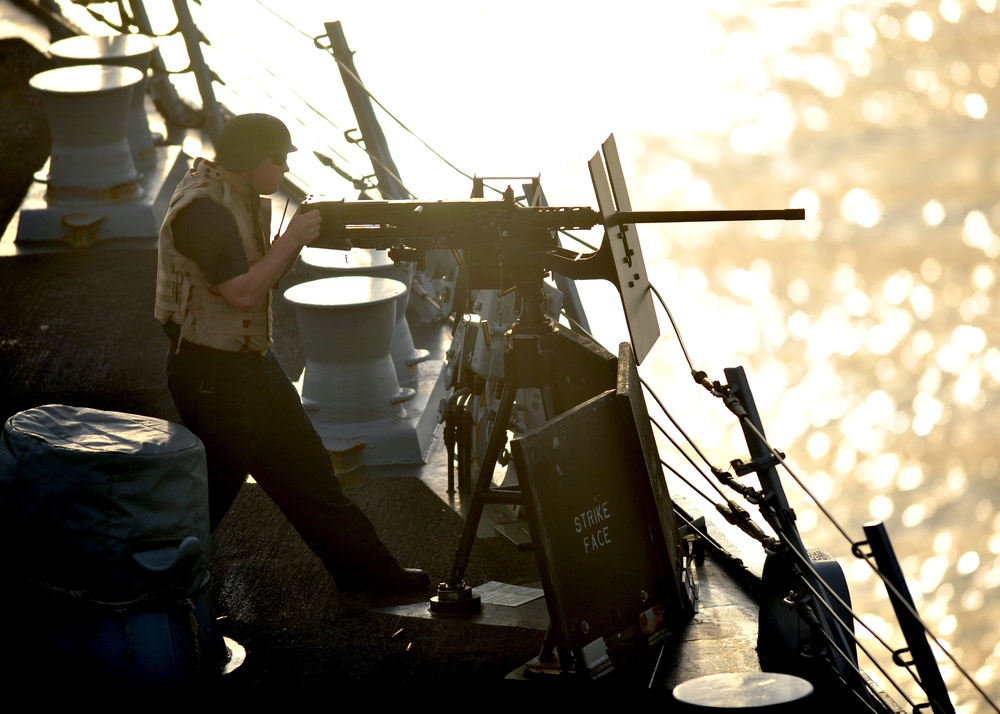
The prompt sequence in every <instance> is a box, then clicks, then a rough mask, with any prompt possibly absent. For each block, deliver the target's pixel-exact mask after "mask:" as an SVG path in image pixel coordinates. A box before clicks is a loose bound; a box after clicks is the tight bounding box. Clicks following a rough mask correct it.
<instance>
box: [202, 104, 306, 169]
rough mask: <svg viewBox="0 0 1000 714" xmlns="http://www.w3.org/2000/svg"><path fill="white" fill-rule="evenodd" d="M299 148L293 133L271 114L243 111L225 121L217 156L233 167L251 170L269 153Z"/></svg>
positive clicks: (279, 152)
mask: <svg viewBox="0 0 1000 714" xmlns="http://www.w3.org/2000/svg"><path fill="white" fill-rule="evenodd" d="M291 151H296V148H295V147H294V146H293V145H292V137H291V134H289V133H288V127H286V126H285V124H284V122H282V121H281V120H280V119H278V118H277V117H273V116H271V115H270V114H240V115H239V116H235V117H233V118H232V119H230V120H229V121H227V122H226V123H225V124H223V125H222V130H221V131H220V132H219V140H218V141H216V142H215V160H216V161H217V162H218V163H219V164H221V165H222V166H224V167H225V168H227V169H229V170H230V171H250V170H251V169H253V168H255V167H256V166H257V164H259V163H260V162H261V161H263V160H264V158H265V157H268V156H280V155H281V154H287V153H289V152H291Z"/></svg>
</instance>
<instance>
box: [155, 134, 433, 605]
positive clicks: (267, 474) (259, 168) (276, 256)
mask: <svg viewBox="0 0 1000 714" xmlns="http://www.w3.org/2000/svg"><path fill="white" fill-rule="evenodd" d="M216 149H217V151H216V159H215V161H209V160H207V159H204V158H199V159H197V160H196V161H195V162H194V166H193V167H192V169H191V170H190V171H189V172H188V174H187V175H186V176H185V177H184V179H183V180H181V182H180V183H179V184H178V186H177V189H176V190H175V191H174V194H173V197H172V198H171V201H170V206H169V208H168V210H167V214H166V216H165V217H164V219H163V225H162V227H161V229H160V238H159V258H158V265H157V276H156V308H155V312H156V317H157V319H158V320H159V321H160V322H161V323H162V324H163V327H164V331H165V332H166V333H167V336H168V337H169V339H170V353H169V355H168V362H167V384H168V387H169V389H170V393H171V395H172V396H173V400H174V404H175V405H176V407H177V411H178V413H179V414H180V416H181V418H182V419H183V421H184V424H185V426H187V427H188V428H189V429H191V431H193V432H194V433H195V434H196V435H197V436H198V437H199V438H200V439H201V440H202V442H203V443H204V445H205V452H206V456H207V461H208V479H209V515H210V519H211V526H212V529H213V530H214V529H215V527H216V526H218V524H219V523H220V522H221V521H222V518H223V516H225V515H226V512H227V511H228V510H229V508H230V506H231V505H232V503H233V501H234V500H235V498H236V495H237V493H238V492H239V490H240V488H241V487H242V485H243V483H244V482H245V481H246V478H247V475H248V474H250V475H252V476H253V477H254V479H255V480H256V481H257V483H258V484H260V486H261V487H262V488H263V489H264V491H265V492H266V493H267V494H268V496H270V498H271V499H273V500H274V502H275V503H276V504H277V505H278V507H279V508H280V509H281V510H282V512H283V513H284V514H285V516H286V517H287V518H288V520H289V522H291V524H292V525H293V526H294V527H295V529H296V530H297V531H298V533H299V534H300V535H301V536H302V538H303V539H304V540H305V542H306V543H307V544H308V545H309V547H310V548H311V549H312V550H313V552H315V553H316V555H318V556H319V557H320V559H321V560H322V561H323V564H324V566H325V567H326V569H327V570H328V571H329V572H330V573H331V574H332V575H333V576H334V577H335V578H336V580H337V584H338V587H341V588H345V589H362V588H363V589H385V590H424V589H426V588H428V587H429V585H430V579H429V578H428V576H427V574H426V573H424V572H423V571H421V570H416V569H410V568H403V567H402V566H400V565H399V563H397V561H396V560H395V558H393V556H392V555H391V554H390V553H389V551H388V550H387V549H386V547H385V545H384V544H383V543H382V542H381V541H380V540H379V538H378V535H377V534H376V532H375V529H374V527H373V526H372V524H371V522H370V521H369V520H368V518H367V517H366V516H365V515H364V514H363V513H362V512H361V510H360V509H359V508H358V507H357V506H356V505H355V504H354V503H352V502H351V501H350V500H349V499H348V498H347V497H346V496H345V495H344V493H343V492H342V490H341V487H340V482H339V481H338V479H337V476H336V474H335V473H334V470H333V466H332V463H331V460H330V456H329V454H328V453H327V451H326V449H325V448H324V446H323V443H322V441H321V440H320V437H319V435H318V434H317V433H316V430H315V429H314V428H313V426H312V422H311V421H310V420H309V417H308V415H307V414H306V412H305V410H304V409H303V408H302V403H301V400H300V399H299V395H298V392H296V390H295V387H294V386H293V385H292V383H291V380H290V379H289V378H288V376H287V374H286V373H285V371H284V369H283V368H282V366H281V364H280V363H279V362H278V360H277V358H276V357H275V354H274V352H273V351H272V349H271V345H272V332H271V331H272V320H271V289H272V288H273V287H274V286H275V285H276V284H277V282H278V281H279V280H280V279H281V277H282V276H283V275H284V274H285V273H286V272H287V271H288V270H289V269H290V268H291V266H292V264H293V263H294V262H295V260H296V258H297V257H298V255H299V253H300V252H301V250H302V248H303V247H304V246H306V245H309V244H310V243H311V242H312V241H314V240H316V238H317V237H318V236H319V225H320V215H319V212H318V211H308V212H304V213H303V212H300V213H297V214H296V215H295V216H293V217H292V219H291V220H290V221H289V223H288V226H287V228H286V229H285V231H284V233H282V234H281V235H280V236H277V237H276V238H275V239H274V241H273V242H272V241H270V240H269V236H270V201H269V200H263V201H262V200H261V198H260V195H261V194H271V193H274V192H275V191H277V190H278V187H279V184H280V183H281V179H282V177H283V175H284V174H285V172H286V171H288V164H287V163H286V161H287V156H288V153H289V152H292V151H295V150H296V149H295V147H294V146H293V145H292V143H291V137H290V135H289V132H288V129H287V127H286V126H285V125H284V123H282V122H281V120H279V119H277V118H275V117H272V116H269V115H267V114H244V115H241V116H237V117H234V118H233V119H230V120H229V121H228V122H226V123H225V125H223V127H222V131H221V133H220V134H219V139H218V142H217V144H216Z"/></svg>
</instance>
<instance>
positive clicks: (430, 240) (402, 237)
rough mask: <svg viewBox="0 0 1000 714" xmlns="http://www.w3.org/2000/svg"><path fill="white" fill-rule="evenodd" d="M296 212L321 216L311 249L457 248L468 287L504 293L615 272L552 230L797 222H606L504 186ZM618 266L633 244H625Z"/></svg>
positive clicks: (413, 255) (705, 217) (679, 218)
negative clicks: (481, 194) (530, 277)
mask: <svg viewBox="0 0 1000 714" xmlns="http://www.w3.org/2000/svg"><path fill="white" fill-rule="evenodd" d="M303 209H304V210H310V209H318V210H319V211H320V213H321V214H322V216H323V223H322V228H321V232H320V238H319V240H318V241H317V242H316V243H314V244H313V245H314V246H315V247H317V248H333V249H337V250H350V249H351V248H368V249H377V250H388V251H389V255H390V257H391V258H392V259H393V260H396V261H399V262H418V263H419V261H420V260H421V258H422V257H423V255H424V254H425V253H426V252H427V251H428V250H433V249H449V250H455V251H458V250H460V251H463V255H462V262H463V263H464V264H465V265H466V266H467V267H468V269H469V282H470V287H471V288H473V289H506V288H509V287H511V286H512V285H514V284H516V282H517V280H518V279H520V278H523V277H524V271H530V272H534V273H545V272H548V271H549V270H553V271H555V272H557V273H561V274H563V275H566V276H567V277H570V278H573V279H591V278H603V279H607V280H612V282H614V278H613V275H614V274H615V272H616V271H615V270H614V266H613V263H612V262H611V261H612V260H613V258H612V255H611V252H612V251H611V250H610V246H609V245H608V243H607V242H604V243H602V245H601V248H600V249H599V250H597V251H596V252H592V253H589V254H586V253H580V252H576V251H572V250H569V249H567V248H564V247H561V246H560V245H559V240H558V233H559V232H562V231H574V230H589V229H591V228H594V227H595V226H603V227H604V228H605V229H607V230H608V231H609V234H614V233H616V232H617V233H621V232H623V231H624V230H625V229H626V227H627V226H628V225H630V224H635V223H691V222H704V221H757V220H776V219H780V220H801V219H802V218H804V217H805V213H804V211H803V210H802V209H795V208H790V209H780V210H750V211H617V212H614V213H612V214H611V215H610V216H609V217H608V218H606V217H605V216H604V214H602V213H601V212H600V211H597V210H594V209H593V208H590V207H589V206H573V207H563V206H522V205H518V204H517V203H515V200H514V191H513V189H512V188H510V187H508V188H507V190H506V191H505V192H504V194H503V198H502V199H501V200H499V201H490V200H486V199H479V198H476V199H469V200H465V201H343V200H341V201H329V200H324V199H322V198H318V197H314V196H310V197H307V198H306V199H305V201H303ZM620 239H621V240H623V241H625V242H626V254H625V256H624V258H625V262H626V267H628V266H629V264H631V263H632V262H633V256H634V255H635V251H636V249H637V248H636V246H635V241H634V239H633V244H632V245H631V246H628V241H627V237H626V236H622V237H620Z"/></svg>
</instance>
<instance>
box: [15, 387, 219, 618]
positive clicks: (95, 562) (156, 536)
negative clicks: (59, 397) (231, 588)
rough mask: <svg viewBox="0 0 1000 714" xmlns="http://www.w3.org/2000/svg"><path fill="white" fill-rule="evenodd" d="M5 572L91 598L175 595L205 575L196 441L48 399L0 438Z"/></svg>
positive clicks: (174, 429)
mask: <svg viewBox="0 0 1000 714" xmlns="http://www.w3.org/2000/svg"><path fill="white" fill-rule="evenodd" d="M0 549H2V553H3V562H4V564H5V566H6V568H5V569H6V571H7V572H6V573H5V575H6V576H12V577H13V578H14V580H15V581H17V582H19V583H28V584H30V585H34V586H39V587H42V588H44V589H46V590H48V591H50V592H55V593H61V594H64V595H67V596H69V597H73V598H77V599H81V600H84V601H90V602H95V603H112V604H119V605H121V604H128V603H135V602H143V601H146V600H155V599H158V598H161V597H178V596H181V597H184V596H186V595H188V594H190V593H192V592H194V591H195V590H196V589H197V588H198V587H200V586H201V585H202V584H204V582H205V581H206V579H207V577H208V554H209V520H208V487H207V477H206V467H205V452H204V447H203V446H202V444H201V442H200V441H199V440H198V438H197V437H195V436H194V434H192V433H191V432H190V431H188V430H187V429H185V428H184V427H183V426H180V425H178V424H174V423H171V422H167V421H163V420H160V419H154V418H151V417H145V416H138V415H134V414H123V413H118V412H107V411H98V410H94V409H86V408H80V407H71V406H64V405H48V406H43V407H37V408H34V409H29V410H27V411H23V412H20V413H18V414H15V415H14V416H12V417H11V418H10V419H8V420H7V422H6V424H5V426H4V429H3V435H2V439H0Z"/></svg>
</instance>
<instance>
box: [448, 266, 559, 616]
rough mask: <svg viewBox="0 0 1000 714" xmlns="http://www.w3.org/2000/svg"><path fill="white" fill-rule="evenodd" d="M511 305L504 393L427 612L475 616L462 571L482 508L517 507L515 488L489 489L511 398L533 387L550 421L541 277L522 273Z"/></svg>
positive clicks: (548, 340)
mask: <svg viewBox="0 0 1000 714" xmlns="http://www.w3.org/2000/svg"><path fill="white" fill-rule="evenodd" d="M515 297H516V300H515V302H516V303H517V304H519V305H521V306H522V309H521V312H520V315H519V316H518V319H517V320H515V321H514V324H513V326H512V327H511V329H510V330H509V331H508V332H507V334H506V335H505V336H504V383H503V393H502V395H501V398H500V405H499V408H498V410H497V415H496V418H495V420H494V422H493V429H492V431H491V433H490V438H489V441H488V442H487V445H486V452H485V455H484V457H483V463H482V466H481V468H480V471H479V478H478V480H477V481H476V484H475V487H474V490H473V494H472V504H471V506H470V507H469V511H468V513H467V514H466V520H465V524H464V526H463V528H462V536H461V538H460V540H459V544H458V549H457V551H456V553H455V560H454V563H453V564H452V570H451V575H450V576H449V578H448V580H447V581H446V582H443V583H441V584H440V585H439V586H438V591H437V595H436V596H434V597H432V598H431V601H430V609H431V612H434V613H437V614H442V615H457V614H468V613H471V612H476V611H477V610H479V608H480V607H481V602H480V598H479V596H478V595H474V594H473V592H472V588H470V587H469V586H468V585H466V584H465V581H464V579H463V578H464V575H465V569H466V567H468V564H469V556H470V555H471V553H472V546H473V544H474V543H475V539H476V531H477V530H478V526H479V521H480V518H481V517H482V514H483V509H484V507H485V506H486V504H489V503H495V504H508V505H519V504H521V502H522V497H521V492H520V490H518V489H514V488H491V485H492V482H493V472H494V470H495V469H496V465H497V461H498V459H499V458H500V455H501V453H502V452H503V449H504V446H505V445H506V442H507V424H508V423H509V422H510V417H511V413H512V411H513V408H514V398H515V395H516V394H517V391H518V390H519V389H521V388H528V387H535V388H537V389H538V390H539V392H540V393H541V396H542V405H543V408H544V411H545V416H546V418H548V419H551V418H552V417H553V416H555V415H556V414H557V413H558V411H557V409H558V395H557V394H556V390H555V388H554V385H555V384H556V379H555V377H556V375H555V354H556V340H557V336H558V335H559V333H560V328H559V326H558V325H556V324H555V323H554V322H553V321H552V319H551V318H549V317H548V316H547V315H545V313H544V310H543V304H542V274H539V273H536V274H534V275H528V274H525V275H524V276H523V278H522V279H521V280H520V281H519V282H518V283H517V284H516V286H515Z"/></svg>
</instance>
